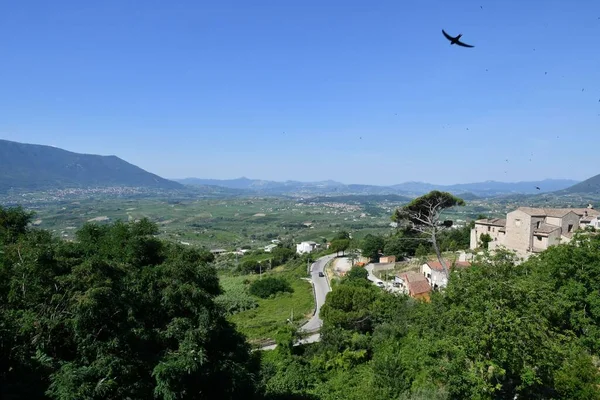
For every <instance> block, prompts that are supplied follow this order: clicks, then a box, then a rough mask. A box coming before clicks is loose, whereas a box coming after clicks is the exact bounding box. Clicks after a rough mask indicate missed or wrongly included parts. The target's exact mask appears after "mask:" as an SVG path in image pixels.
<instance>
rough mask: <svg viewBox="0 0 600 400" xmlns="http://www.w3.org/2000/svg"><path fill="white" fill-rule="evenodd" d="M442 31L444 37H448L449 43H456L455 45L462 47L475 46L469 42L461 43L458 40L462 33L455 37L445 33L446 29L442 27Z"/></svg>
mask: <svg viewBox="0 0 600 400" xmlns="http://www.w3.org/2000/svg"><path fill="white" fill-rule="evenodd" d="M442 33H443V34H444V36H445V37H446V39H448V40H449V41H450V44H451V45H453V44H457V45H459V46H462V47H475V46H471V45H470V44H466V43H463V42H461V41H460V38H461V37H462V33H461V34H459V35H458V36H457V37H452V36H450V35H448V34H447V33H446V31H445V30H443V29H442Z"/></svg>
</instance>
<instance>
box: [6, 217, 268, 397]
mask: <svg viewBox="0 0 600 400" xmlns="http://www.w3.org/2000/svg"><path fill="white" fill-rule="evenodd" d="M11 212H14V210H11ZM21 212H22V211H19V210H18V211H17V213H21ZM24 219H25V220H26V219H27V217H26V216H25V215H23V214H22V215H21V216H19V217H18V218H16V219H14V220H13V221H14V222H12V223H10V224H6V225H5V226H4V227H5V229H7V230H8V231H11V232H15V231H19V234H18V235H17V236H16V237H15V235H13V234H11V243H7V244H4V245H3V246H2V256H3V257H2V258H0V277H1V278H2V280H1V281H0V349H2V351H0V391H1V392H0V393H1V395H2V398H4V399H18V398H31V399H42V398H52V399H58V400H70V399H73V400H74V399H124V398H131V399H142V398H146V399H147V398H154V397H158V398H163V399H175V398H179V397H180V396H181V394H182V393H186V398H190V399H200V398H206V397H207V396H216V397H218V398H224V399H227V398H229V399H234V398H245V397H248V396H253V394H254V393H255V391H256V390H255V389H256V387H255V384H254V381H255V375H254V372H253V371H255V370H257V368H258V367H257V365H256V360H255V359H254V358H253V357H252V356H251V353H250V351H249V350H250V349H249V346H248V345H247V344H246V341H245V338H244V337H243V336H241V335H240V334H238V333H237V332H236V331H235V329H234V327H233V326H232V325H231V324H230V323H229V322H227V320H226V319H225V314H224V312H223V310H222V308H221V307H219V306H217V304H216V303H215V298H216V297H217V296H218V295H219V294H220V293H221V291H220V287H219V281H218V278H217V275H216V272H215V269H214V268H213V267H212V266H211V265H210V264H209V262H210V261H209V260H212V255H210V253H209V254H206V252H202V251H196V250H194V249H190V248H189V247H184V246H179V245H174V244H169V243H166V242H162V241H160V240H158V239H156V238H155V237H153V233H154V232H156V226H155V225H153V224H151V223H149V221H141V222H138V223H128V224H125V223H121V222H117V223H114V224H110V225H102V226H98V225H86V226H84V227H83V228H82V229H81V230H80V231H79V232H78V234H77V241H75V242H64V241H60V240H58V239H56V238H53V237H52V236H51V235H50V234H49V233H48V232H46V231H43V230H37V229H32V230H28V229H25V230H23V229H22V225H21V222H20V221H23V220H24Z"/></svg>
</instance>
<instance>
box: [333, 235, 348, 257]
mask: <svg viewBox="0 0 600 400" xmlns="http://www.w3.org/2000/svg"><path fill="white" fill-rule="evenodd" d="M348 246H350V240H348V239H334V240H332V241H331V245H330V247H329V249H330V250H333V251H335V254H336V256H337V255H339V252H340V251H341V252H342V254H344V252H345V251H346V249H347V248H348Z"/></svg>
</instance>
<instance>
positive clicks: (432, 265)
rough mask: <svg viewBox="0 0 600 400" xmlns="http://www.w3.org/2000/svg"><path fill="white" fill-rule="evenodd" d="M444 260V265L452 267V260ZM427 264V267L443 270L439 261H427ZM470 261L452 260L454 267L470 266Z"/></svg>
mask: <svg viewBox="0 0 600 400" xmlns="http://www.w3.org/2000/svg"><path fill="white" fill-rule="evenodd" d="M444 261H446V265H447V266H448V267H449V268H452V265H453V264H452V261H450V260H444ZM427 265H429V268H431V269H435V270H436V271H443V268H442V264H441V263H440V262H439V261H437V260H436V261H427ZM470 266H471V263H470V262H467V261H456V262H454V267H470Z"/></svg>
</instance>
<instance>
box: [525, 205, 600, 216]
mask: <svg viewBox="0 0 600 400" xmlns="http://www.w3.org/2000/svg"><path fill="white" fill-rule="evenodd" d="M517 210H519V211H522V212H524V213H526V214H529V215H531V216H532V217H554V218H562V217H564V216H565V215H567V214H569V213H571V212H573V213H575V214H577V215H578V216H580V217H583V216H596V215H599V214H600V212H599V211H597V210H594V209H592V208H535V207H519V208H517Z"/></svg>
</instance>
